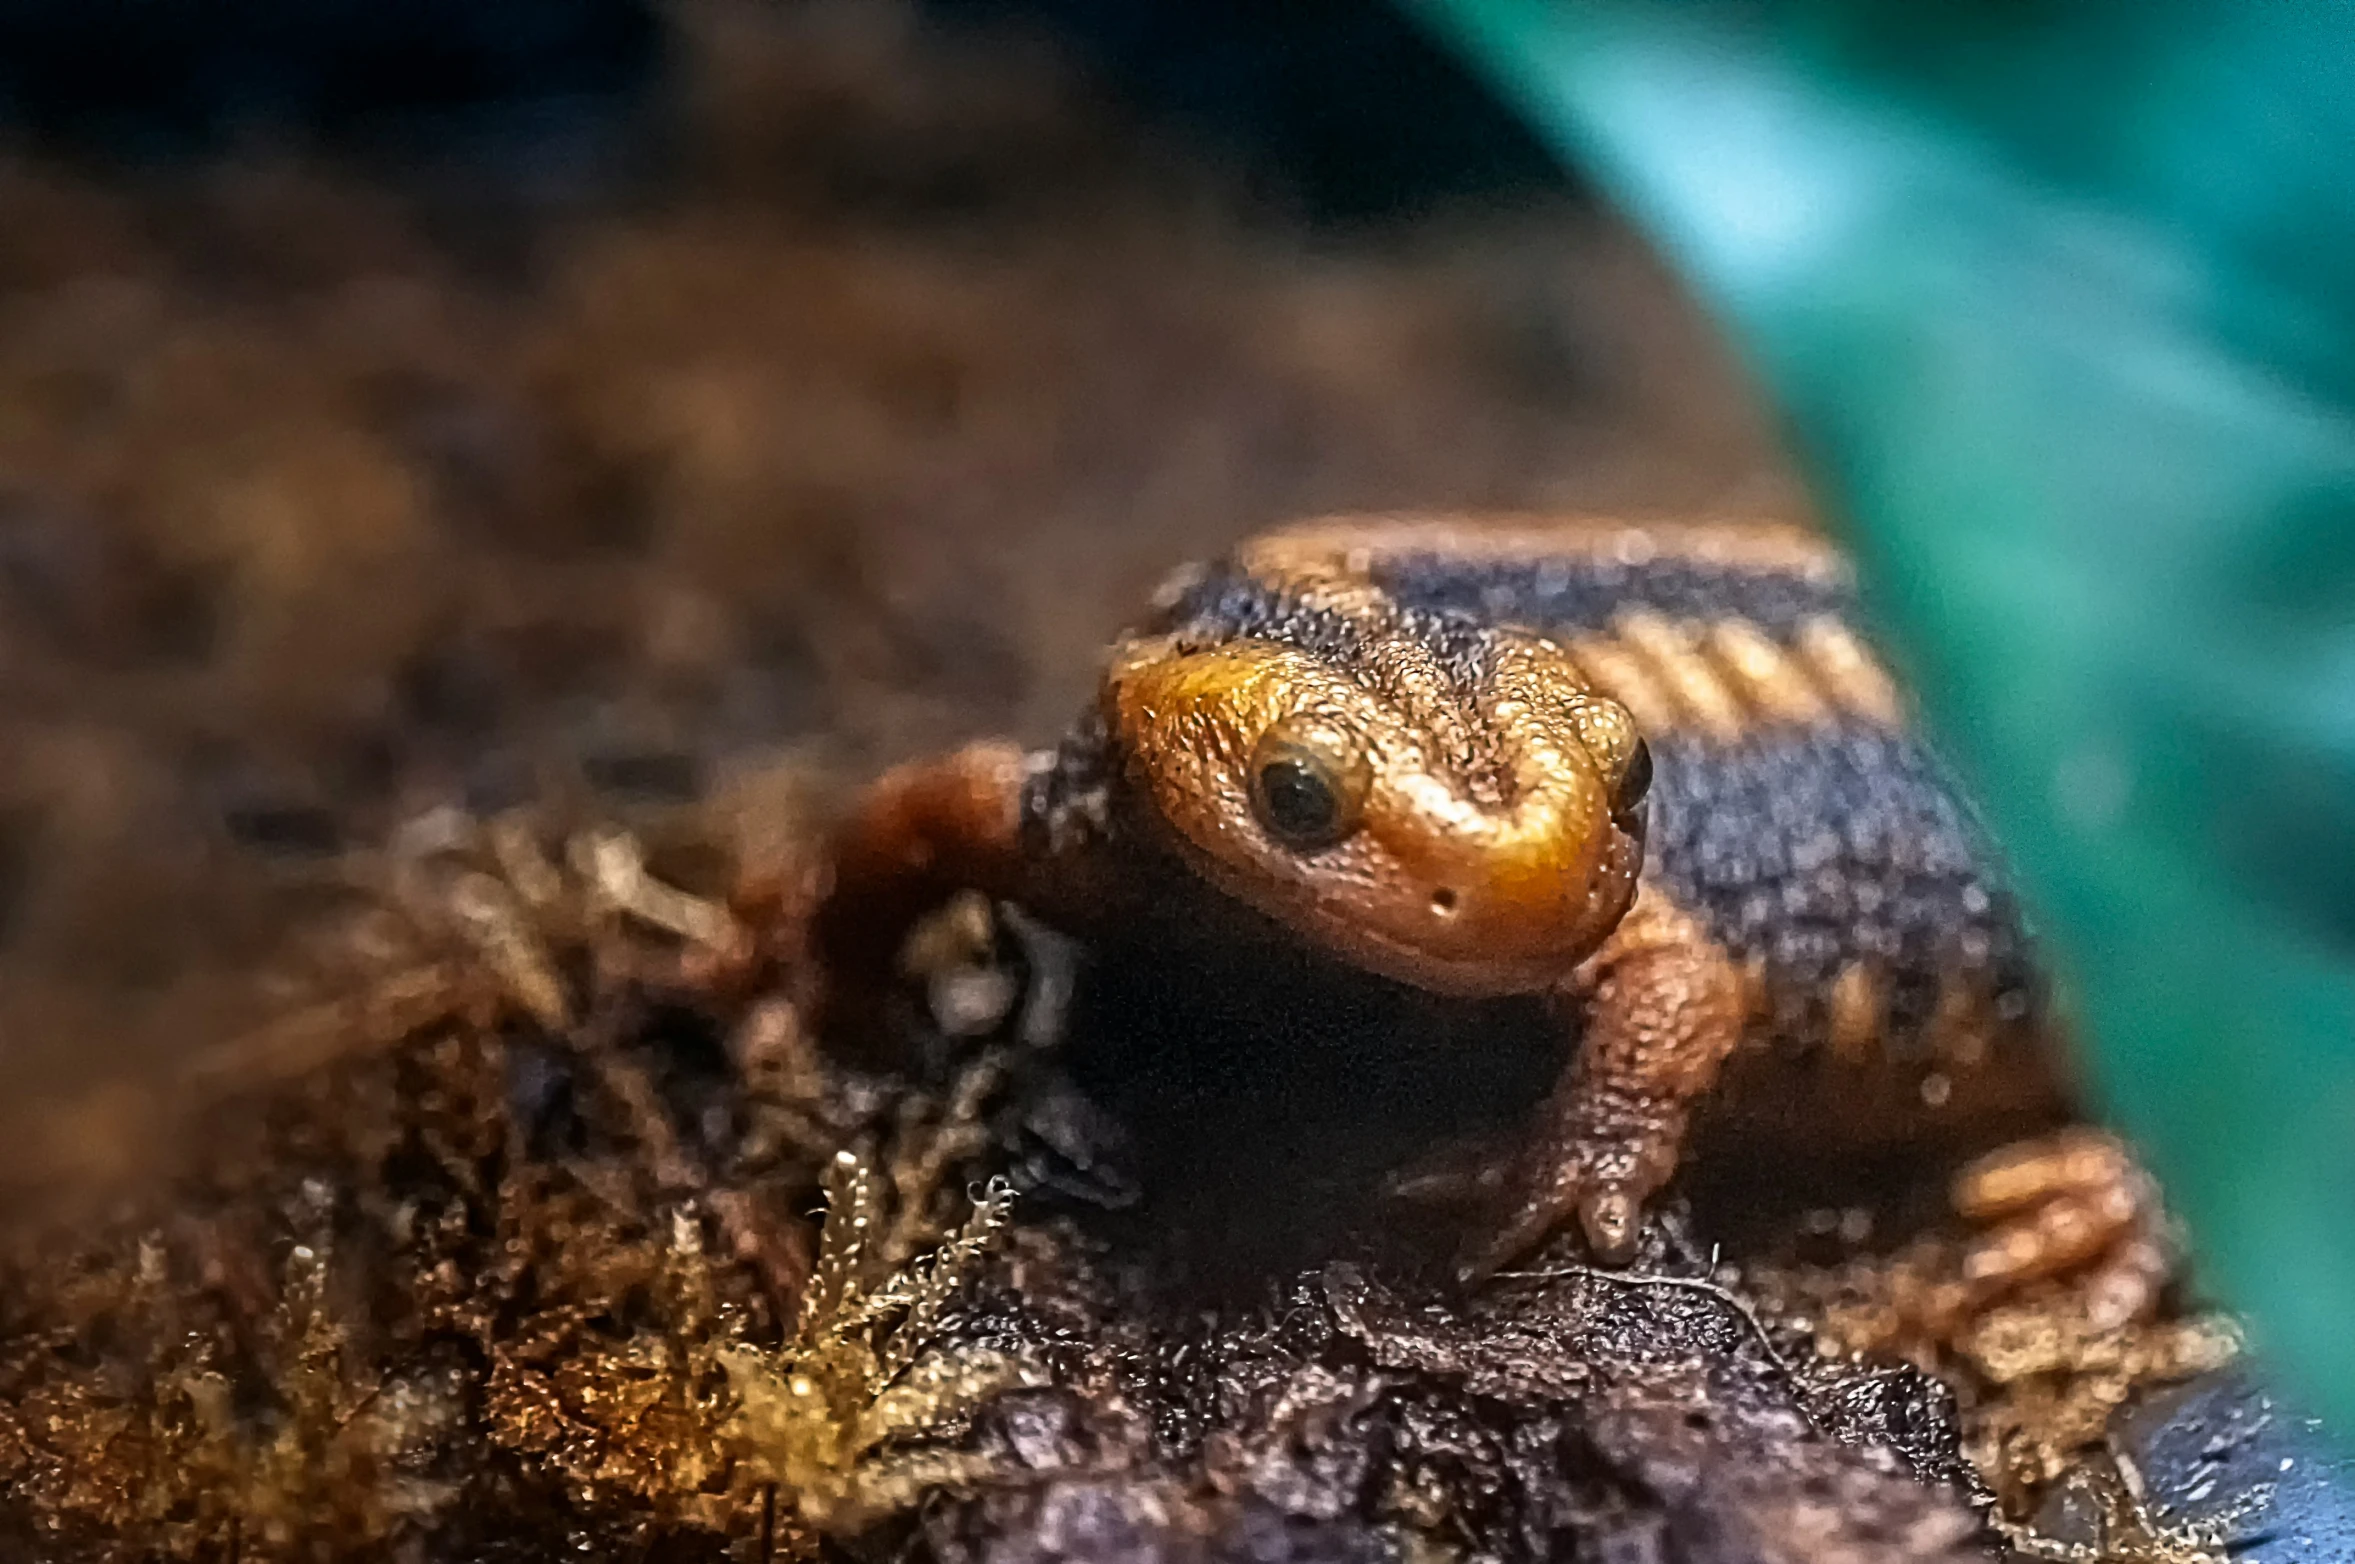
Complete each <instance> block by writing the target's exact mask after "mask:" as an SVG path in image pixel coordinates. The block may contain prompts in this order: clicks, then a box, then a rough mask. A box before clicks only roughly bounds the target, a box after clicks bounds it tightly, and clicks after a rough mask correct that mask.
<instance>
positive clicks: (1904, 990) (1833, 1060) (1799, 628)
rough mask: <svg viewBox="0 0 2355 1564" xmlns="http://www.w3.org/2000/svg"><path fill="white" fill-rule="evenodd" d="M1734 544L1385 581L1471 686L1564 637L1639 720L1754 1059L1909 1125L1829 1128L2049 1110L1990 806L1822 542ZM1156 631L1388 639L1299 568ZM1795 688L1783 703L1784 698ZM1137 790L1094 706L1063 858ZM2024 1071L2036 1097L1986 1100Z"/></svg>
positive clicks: (1831, 1119)
mask: <svg viewBox="0 0 2355 1564" xmlns="http://www.w3.org/2000/svg"><path fill="white" fill-rule="evenodd" d="M1402 530H1403V531H1405V533H1406V535H1407V536H1408V537H1409V538H1412V537H1413V536H1414V535H1415V532H1414V529H1413V528H1412V527H1411V524H1410V525H1409V526H1408V527H1406V528H1403V529H1402ZM1711 535H1712V534H1709V533H1703V534H1701V535H1700V537H1699V538H1697V539H1696V540H1695V541H1694V542H1693V543H1692V544H1691V545H1690V546H1688V548H1687V549H1685V550H1668V551H1664V550H1663V549H1662V548H1661V546H1660V542H1659V539H1658V538H1657V536H1656V534H1655V532H1654V531H1648V530H1645V529H1638V528H1633V527H1626V528H1610V527H1604V528H1595V529H1579V528H1566V529H1562V530H1560V531H1558V532H1556V531H1553V530H1551V529H1549V530H1547V531H1546V532H1544V533H1542V534H1541V535H1540V536H1539V537H1537V538H1533V539H1532V540H1531V541H1530V544H1529V547H1528V549H1527V551H1526V552H1500V554H1499V555H1498V556H1496V557H1489V558H1472V559H1465V558H1462V557H1459V556H1458V555H1456V554H1453V553H1449V552H1443V551H1442V550H1441V544H1443V543H1446V542H1448V541H1450V540H1446V539H1441V540H1435V542H1434V546H1433V547H1432V548H1430V549H1421V548H1416V547H1413V546H1411V545H1409V546H1407V547H1404V548H1402V549H1401V551H1400V552H1398V553H1396V554H1390V555H1379V556H1376V557H1375V558H1374V559H1373V560H1371V561H1369V562H1367V564H1366V567H1365V569H1364V572H1363V574H1364V577H1365V579H1366V580H1367V581H1368V582H1369V583H1370V584H1372V585H1373V586H1374V587H1376V588H1378V589H1379V590H1380V591H1381V592H1382V593H1383V594H1384V595H1385V596H1386V597H1388V598H1390V599H1391V600H1392V601H1393V602H1395V603H1396V604H1397V605H1398V607H1399V608H1400V609H1401V610H1403V613H1402V615H1401V617H1400V621H1399V622H1400V623H1401V624H1402V625H1403V627H1405V628H1406V629H1408V630H1409V631H1410V632H1411V633H1412V634H1413V635H1415V636H1416V637H1417V638H1418V639H1420V640H1422V641H1423V642H1424V643H1425V644H1426V645H1428V647H1429V648H1430V650H1431V652H1432V654H1433V655H1434V657H1435V658H1436V659H1437V661H1438V662H1439V663H1440V665H1441V666H1442V667H1443V668H1445V669H1446V670H1447V671H1448V674H1449V676H1450V678H1451V679H1453V680H1454V681H1456V682H1457V683H1458V684H1460V685H1461V686H1462V687H1463V688H1464V689H1466V690H1470V689H1474V688H1477V687H1478V685H1479V683H1480V681H1481V680H1482V678H1483V677H1484V674H1485V665H1486V660H1487V658H1488V655H1489V651H1490V648H1491V646H1492V644H1493V639H1492V638H1493V631H1494V629H1495V627H1497V626H1499V625H1515V626H1520V627H1524V628H1527V629H1531V630H1535V631H1539V632H1542V633H1545V634H1547V635H1550V636H1552V637H1554V638H1556V639H1557V640H1558V641H1560V642H1561V643H1563V644H1564V645H1565V646H1566V647H1567V648H1568V649H1569V651H1570V653H1571V655H1572V657H1573V658H1574V660H1576V661H1577V662H1578V663H1579V665H1580V667H1581V669H1582V670H1583V671H1584V672H1585V673H1586V675H1587V676H1588V678H1589V679H1590V680H1591V681H1593V682H1594V683H1596V684H1597V685H1599V686H1601V687H1602V688H1604V689H1605V690H1606V691H1608V692H1609V693H1611V694H1613V695H1614V696H1616V697H1617V698H1619V699H1620V700H1621V701H1623V702H1624V703H1626V704H1627V705H1629V706H1630V707H1631V708H1633V709H1634V710H1635V711H1636V714H1637V716H1638V718H1639V720H1640V721H1642V723H1643V726H1644V732H1645V735H1646V737H1647V739H1648V740H1649V742H1650V744H1651V747H1652V753H1653V756H1654V761H1655V767H1656V780H1655V782H1654V784H1653V788H1652V797H1651V823H1650V833H1649V850H1648V852H1647V855H1646V859H1645V870H1644V873H1645V878H1646V879H1647V881H1649V882H1651V883H1653V884H1655V885H1657V886H1658V887H1659V889H1660V890H1662V891H1663V892H1665V893H1666V895H1667V897H1668V898H1669V900H1670V901H1672V902H1673V903H1674V904H1675V905H1677V906H1678V907H1680V908H1682V909H1684V910H1685V911H1687V912H1689V913H1690V914H1691V915H1692V916H1694V917H1695V918H1696V919H1698V920H1699V921H1700V922H1701V923H1702V924H1703V925H1704V926H1705V927H1706V928H1707V930H1708V932H1709V933H1710V934H1711V935H1712V936H1714V938H1715V939H1716V940H1717V941H1718V942H1720V943H1721V944H1722V945H1723V946H1724V947H1725V948H1726V950H1727V951H1728V952H1729V953H1730V954H1731V955H1732V956H1733V958H1734V959H1735V961H1736V962H1737V963H1739V964H1741V965H1742V966H1743V967H1744V968H1745V969H1746V973H1747V974H1748V975H1749V978H1750V982H1751V993H1750V996H1749V997H1750V998H1751V999H1752V1000H1753V1001H1754V1002H1755V1010H1754V1012H1753V1015H1752V1018H1751V1024H1750V1027H1749V1028H1748V1032H1747V1036H1746V1039H1745V1041H1746V1042H1747V1043H1748V1044H1749V1045H1750V1047H1749V1050H1748V1051H1750V1052H1754V1053H1771V1054H1772V1055H1773V1056H1774V1057H1775V1059H1776V1060H1777V1061H1778V1065H1777V1067H1776V1069H1775V1070H1774V1072H1773V1073H1776V1074H1780V1075H1782V1076H1783V1077H1784V1078H1785V1079H1786V1080H1789V1081H1791V1084H1792V1086H1793V1087H1795V1088H1797V1089H1798V1090H1799V1091H1802V1092H1808V1091H1810V1088H1809V1087H1807V1086H1805V1085H1802V1084H1801V1083H1800V1082H1801V1078H1807V1077H1814V1076H1816V1075H1818V1074H1819V1073H1820V1074H1822V1075H1823V1076H1824V1077H1825V1078H1826V1079H1825V1084H1826V1085H1830V1084H1832V1083H1834V1082H1841V1083H1842V1084H1845V1085H1846V1086H1847V1087H1848V1088H1849V1089H1850V1092H1851V1100H1850V1102H1849V1103H1848V1106H1849V1107H1854V1106H1856V1105H1857V1104H1856V1102H1855V1101H1854V1094H1855V1089H1856V1088H1859V1087H1862V1088H1866V1090H1865V1092H1864V1096H1865V1099H1866V1100H1868V1101H1869V1102H1870V1103H1871V1104H1872V1105H1874V1106H1875V1107H1876V1108H1878V1109H1880V1110H1881V1111H1880V1119H1881V1121H1882V1122H1878V1123H1857V1122H1855V1121H1854V1119H1853V1118H1852V1117H1843V1116H1842V1115H1841V1114H1836V1113H1832V1112H1830V1111H1828V1107H1829V1105H1828V1103H1827V1102H1825V1101H1824V1100H1823V1099H1820V1098H1819V1099H1818V1100H1817V1116H1818V1117H1819V1118H1820V1119H1821V1120H1822V1122H1821V1124H1820V1125H1819V1128H1820V1130H1821V1132H1822V1133H1823V1134H1825V1135H1828V1136H1829V1137H1830V1138H1832V1139H1833V1140H1840V1139H1842V1138H1844V1131H1848V1132H1853V1133H1854V1134H1855V1135H1857V1136H1859V1137H1861V1138H1864V1139H1868V1140H1869V1139H1877V1138H1895V1137H1897V1136H1900V1135H1903V1134H1905V1133H1906V1132H1907V1130H1908V1128H1909V1127H1910V1124H1911V1121H1912V1120H1913V1119H1914V1118H1916V1117H1917V1115H1916V1114H1915V1113H1914V1112H1913V1111H1911V1110H1913V1109H1915V1108H1919V1109H1922V1110H1924V1114H1923V1115H1920V1116H1936V1117H1941V1118H1945V1117H1955V1116H1959V1115H1962V1114H1967V1112H1968V1111H1969V1108H1970V1106H1971V1099H1974V1098H1976V1099H1984V1100H1987V1101H1991V1102H2000V1103H2003V1104H2005V1105H2006V1106H2007V1107H2008V1106H2010V1105H2013V1104H2022V1105H2023V1106H2024V1105H2026V1104H2031V1103H2033V1102H2034V1101H2035V1100H2036V1099H2039V1098H2042V1097H2045V1096H2047V1095H2048V1094H2049V1093H2050V1092H2051V1089H2052V1088H2051V1086H2050V1083H2049V1082H2048V1081H2046V1080H2044V1079H2042V1078H2041V1074H2042V1067H2041V1066H2040V1065H2039V1064H2038V1063H2037V1062H2036V1060H2037V1056H2038V1055H2039V1054H2040V1053H2041V1049H2040V1048H2039V1047H2038V1044H2039V1042H2040V1041H2041V1040H2040V1039H2039V1038H2038V1036H2037V1033H2038V1032H2039V1030H2040V1027H2041V1025H2042V1022H2043V1019H2044V1017H2043V1003H2042V993H2041V988H2040V984H2039V980H2038V971H2037V968H2036V966H2035V964H2034V962H2033V960H2032V958H2031V951H2030V946H2029V941H2028V939H2027V936H2026V934H2025V932H2024V930H2023V927H2022V923H2021V918H2020V912H2019V907H2018V903H2017V902H2016V900H2015V899H2014V897H2013V896H2012V894H2011V893H2010V892H2009V890H2008V889H2006V887H2005V885H2004V881H2003V876H2002V874H2001V871H2000V869H1999V868H1998V867H1997V865H1996V863H1995V860H1994V857H1993V855H1992V853H1991V852H1990V850H1989V847H1988V843H1987V839H1986V837H1985V836H1984V834H1983V833H1982V831H1981V829H1980V826H1979V824H1978V822H1977V821H1976V819H1975V818H1974V816H1973V814H1972V811H1971V810H1970V808H1969V806H1968V805H1967V804H1965V803H1964V802H1963V800H1962V798H1961V796H1960V795H1959V794H1958V792H1957V791H1956V790H1955V788H1954V786H1953V784H1952V781H1951V779H1950V778H1949V777H1948V775H1947V774H1946V772H1945V770H1944V768H1943V767H1942V766H1941V764H1940V763H1939V761H1938V759H1937V757H1936V756H1935V755H1933V754H1932V753H1931V752H1930V751H1929V750H1928V749H1927V748H1926V747H1925V746H1924V744H1923V743H1922V742H1921V741H1920V739H1919V738H1917V737H1916V736H1914V735H1913V734H1912V733H1910V732H1908V731H1907V730H1906V729H1905V727H1904V726H1903V725H1902V718H1901V713H1900V710H1899V707H1898V704H1897V697H1896V696H1895V694H1894V692H1893V691H1892V690H1891V688H1890V687H1889V684H1888V682H1887V677H1886V675H1885V674H1883V673H1881V672H1880V670H1879V668H1878V665H1877V663H1875V662H1874V661H1873V660H1872V654H1871V653H1870V652H1869V651H1868V650H1866V648H1865V644H1864V641H1863V638H1862V634H1861V632H1860V631H1859V629H1858V628H1857V611H1856V595H1855V589H1854V586H1853V583H1852V581H1851V579H1850V576H1849V574H1848V571H1847V569H1846V567H1845V566H1844V565H1843V564H1842V563H1841V562H1840V561H1839V560H1838V559H1837V558H1836V557H1835V556H1833V555H1831V554H1830V553H1829V552H1828V551H1824V550H1821V549H1819V548H1814V547H1811V546H1806V545H1802V544H1799V543H1797V542H1796V541H1794V542H1792V543H1791V544H1790V545H1789V546H1788V547H1787V548H1786V549H1778V550H1759V549H1752V550H1740V549H1728V550H1725V551H1723V552H1722V553H1720V554H1717V555H1716V556H1715V557H1712V555H1711V553H1710V552H1709V551H1707V550H1706V549H1705V548H1704V547H1703V546H1702V545H1703V544H1705V542H1706V541H1707V539H1708V537H1709V536H1711ZM1282 536H1283V535H1280V534H1279V535H1278V540H1277V541H1280V540H1281V538H1282ZM1506 536H1507V537H1508V538H1509V536H1510V534H1507V535H1506ZM1262 552H1263V553H1265V552H1269V551H1268V550H1266V549H1264V548H1263V550H1262ZM1134 634H1135V635H1136V636H1139V637H1147V636H1161V635H1170V636H1174V637H1175V638H1176V640H1177V641H1178V642H1179V643H1180V644H1184V645H1200V646H1217V645H1224V644H1227V643H1231V642H1235V641H1242V640H1272V641H1277V642H1281V643H1284V644H1288V645H1293V646H1299V647H1301V648H1304V649H1306V650H1308V651H1310V652H1313V653H1314V654H1316V655H1317V656H1319V657H1320V658H1324V659H1326V660H1328V661H1331V662H1333V663H1336V664H1338V665H1341V666H1344V667H1347V666H1349V665H1350V664H1352V663H1353V662H1355V661H1357V660H1359V659H1360V658H1362V657H1363V655H1364V648H1365V645H1366V642H1367V639H1368V636H1367V631H1366V627H1365V625H1364V623H1363V621H1362V620H1360V619H1358V618H1354V617H1352V616H1351V615H1350V614H1349V613H1347V612H1344V611H1340V610H1336V609H1333V608H1326V607H1318V606H1311V605H1308V604H1304V603H1303V601H1302V594H1301V593H1299V592H1298V591H1296V590H1294V589H1293V588H1292V586H1291V584H1290V583H1289V582H1288V581H1287V580H1286V579H1285V571H1284V569H1283V568H1282V567H1281V566H1271V564H1270V563H1268V562H1267V561H1265V560H1264V559H1259V560H1254V559H1253V558H1251V557H1250V555H1249V554H1248V553H1247V554H1246V555H1245V556H1244V557H1242V558H1240V559H1232V560H1228V561H1225V562H1222V563H1220V564H1218V565H1215V566H1211V567H1208V568H1206V569H1199V570H1195V571H1191V572H1188V573H1187V574H1186V575H1185V576H1182V577H1180V578H1179V579H1178V580H1177V581H1176V582H1174V583H1173V584H1172V587H1171V588H1170V589H1169V590H1167V591H1165V593H1164V594H1163V606H1161V607H1160V608H1159V609H1158V610H1157V611H1156V612H1155V613H1154V614H1153V615H1152V617H1150V618H1149V619H1147V620H1146V621H1145V622H1144V623H1142V624H1141V625H1140V626H1139V627H1138V628H1137V630H1136V631H1135V632H1134ZM1729 648H1730V650H1729ZM1762 648H1763V651H1762V650H1761V649H1762ZM1736 653H1738V654H1740V661H1739V663H1738V664H1737V662H1736V656H1735V655H1734V654H1736ZM1745 670H1746V671H1745ZM1778 682H1779V684H1780V686H1781V689H1780V690H1779V692H1778V693H1779V694H1780V696H1781V700H1780V704H1779V706H1778V704H1777V703H1776V702H1775V700H1774V699H1773V697H1771V696H1768V695H1763V694H1762V693H1761V690H1762V688H1772V687H1774V686H1775V685H1776V684H1777V683H1778ZM1121 770H1122V763H1121V758H1120V756H1119V755H1118V753H1117V749H1116V744H1115V740H1114V738H1113V736H1112V735H1111V734H1110V733H1109V732H1108V731H1107V727H1106V724H1105V722H1104V721H1103V718H1102V716H1101V714H1100V713H1098V712H1095V711H1090V712H1089V713H1088V714H1087V715H1086V716H1085V717H1084V718H1083V719H1082V720H1081V721H1080V723H1079V724H1078V725H1077V726H1076V727H1075V729H1074V731H1073V732H1072V733H1071V734H1070V735H1069V736H1068V737H1067V738H1066V739H1065V741H1064V742H1063V744H1062V745H1061V747H1060V748H1059V749H1058V751H1057V752H1056V755H1055V759H1054V762H1053V764H1052V766H1051V767H1048V768H1044V769H1041V770H1040V771H1038V772H1037V773H1036V774H1035V775H1034V776H1033V778H1032V779H1031V781H1030V784H1029V786H1028V788H1027V790H1026V792H1025V795H1024V800H1023V820H1024V829H1025V831H1026V833H1028V834H1029V836H1030V837H1031V839H1032V841H1033V843H1034V844H1035V845H1036V847H1037V849H1038V850H1040V851H1042V852H1043V851H1045V850H1046V849H1047V846H1048V844H1049V843H1050V842H1052V843H1056V844H1060V845H1063V846H1065V847H1066V848H1068V847H1069V846H1070V844H1072V843H1074V842H1075V841H1078V840H1081V839H1084V838H1086V837H1088V836H1090V835H1093V834H1096V833H1099V832H1103V831H1106V830H1109V829H1112V825H1111V822H1114V821H1115V818H1116V810H1117V804H1116V800H1115V798H1114V796H1113V795H1114V794H1115V792H1116V784H1117V781H1118V778H1119V776H1120V774H1121ZM1999 1052H2001V1053H2002V1054H2004V1055H2005V1056H2006V1058H2005V1059H2004V1060H2003V1065H2004V1071H2003V1073H2004V1074H2005V1075H2006V1076H2007V1077H2008V1079H2006V1080H2003V1081H2000V1082H1986V1083H1984V1084H1982V1083H1980V1082H1978V1081H1976V1080H1974V1079H1972V1078H1973V1077H1977V1076H1979V1075H1981V1074H1982V1073H1983V1071H1984V1068H1985V1067H1986V1066H1989V1065H1992V1064H1994V1063H1995V1062H1996V1060H1995V1056H1996V1054H1997V1053H1999ZM2015 1056H2016V1057H2015ZM1793 1068H1795V1069H1796V1070H1797V1071H1798V1077H1796V1078H1795V1077H1793V1076H1792V1075H1791V1073H1790V1071H1791V1069H1793ZM1835 1072H1836V1073H1835ZM1748 1073H1750V1074H1752V1075H1756V1074H1758V1073H1759V1067H1758V1066H1756V1065H1752V1066H1751V1067H1750V1070H1749V1072H1748ZM2023 1076H2025V1077H2027V1078H2026V1079H2023V1078H2022V1077H2023ZM1760 1090H1762V1091H1764V1092H1766V1093H1767V1094H1768V1095H1769V1096H1770V1097H1771V1096H1775V1095H1780V1094H1778V1093H1776V1092H1775V1091H1774V1089H1773V1087H1772V1085H1771V1084H1763V1085H1761V1087H1760ZM1958 1096H1959V1097H1960V1098H1961V1099H1963V1100H1962V1101H1957V1097H1958ZM1950 1105H1951V1106H1952V1108H1953V1109H1954V1110H1955V1113H1952V1114H1947V1113H1939V1112H1938V1111H1937V1110H1940V1109H1943V1108H1947V1107H1949V1106H1950ZM1756 1106H1761V1107H1763V1106H1766V1105H1765V1104H1758V1105H1756ZM1892 1117H1894V1118H1896V1119H1898V1120H1900V1121H1904V1122H1899V1123H1890V1122H1886V1121H1887V1120H1889V1119H1890V1118H1892ZM1835 1121H1837V1122H1835Z"/></svg>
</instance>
